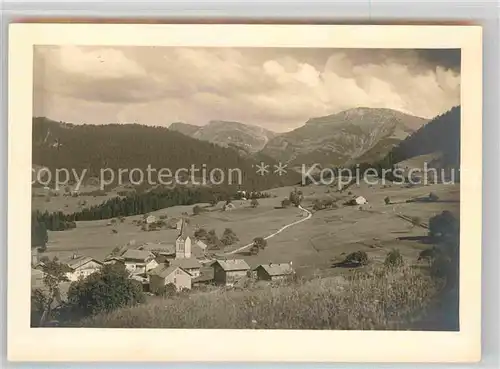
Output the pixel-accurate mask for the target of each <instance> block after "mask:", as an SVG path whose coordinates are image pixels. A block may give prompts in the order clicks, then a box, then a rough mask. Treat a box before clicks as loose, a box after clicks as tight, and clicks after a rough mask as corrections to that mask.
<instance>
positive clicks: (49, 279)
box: [32, 260, 69, 327]
mask: <svg viewBox="0 0 500 369" xmlns="http://www.w3.org/2000/svg"><path fill="white" fill-rule="evenodd" d="M42 271H43V272H44V276H43V284H44V286H45V289H44V290H45V291H42V290H41V289H36V290H35V291H33V294H32V303H33V304H34V306H35V308H37V309H39V310H38V311H40V312H41V317H40V321H39V326H40V327H43V326H44V325H45V322H46V321H47V320H48V319H49V318H50V317H51V315H52V307H53V304H54V302H55V301H56V300H58V299H60V289H59V287H60V284H61V283H62V282H67V281H68V277H67V276H66V273H67V272H68V271H69V268H68V266H67V265H64V264H61V263H59V262H58V261H57V260H52V261H48V262H45V263H44V264H43V265H42Z"/></svg>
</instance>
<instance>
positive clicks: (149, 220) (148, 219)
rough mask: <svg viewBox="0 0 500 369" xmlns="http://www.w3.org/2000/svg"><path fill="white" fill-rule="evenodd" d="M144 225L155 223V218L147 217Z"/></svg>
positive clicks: (152, 216)
mask: <svg viewBox="0 0 500 369" xmlns="http://www.w3.org/2000/svg"><path fill="white" fill-rule="evenodd" d="M145 221H146V224H153V223H156V217H155V216H154V215H148V216H147V217H146V219H145Z"/></svg>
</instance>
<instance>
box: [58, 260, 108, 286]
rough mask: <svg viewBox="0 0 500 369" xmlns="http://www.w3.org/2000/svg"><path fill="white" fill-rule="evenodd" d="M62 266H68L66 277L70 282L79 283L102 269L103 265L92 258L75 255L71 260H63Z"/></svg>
mask: <svg viewBox="0 0 500 369" xmlns="http://www.w3.org/2000/svg"><path fill="white" fill-rule="evenodd" d="M61 264H64V265H66V266H68V268H69V269H68V272H67V273H66V277H68V279H69V280H70V281H77V280H78V279H80V278H86V277H88V276H89V275H91V274H92V273H95V272H97V271H99V270H100V269H101V268H102V263H101V262H100V261H98V260H96V259H94V258H91V257H90V256H83V255H77V254H73V255H72V256H71V257H70V258H68V259H65V260H62V261H61Z"/></svg>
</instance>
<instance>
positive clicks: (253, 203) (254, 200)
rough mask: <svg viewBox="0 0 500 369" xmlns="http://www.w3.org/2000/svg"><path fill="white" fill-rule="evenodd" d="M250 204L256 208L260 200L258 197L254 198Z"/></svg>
mask: <svg viewBox="0 0 500 369" xmlns="http://www.w3.org/2000/svg"><path fill="white" fill-rule="evenodd" d="M250 206H251V207H252V208H256V207H257V206H259V201H258V200H257V199H252V201H250Z"/></svg>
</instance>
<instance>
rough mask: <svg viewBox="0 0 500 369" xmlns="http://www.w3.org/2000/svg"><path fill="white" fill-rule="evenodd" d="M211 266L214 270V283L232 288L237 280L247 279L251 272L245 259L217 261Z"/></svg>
mask: <svg viewBox="0 0 500 369" xmlns="http://www.w3.org/2000/svg"><path fill="white" fill-rule="evenodd" d="M211 266H212V268H213V270H214V282H215V283H217V284H224V285H226V286H231V285H233V284H234V283H235V282H236V281H237V280H239V279H241V278H244V277H246V275H247V272H248V271H249V270H250V267H249V266H248V264H247V263H246V261H245V260H243V259H232V260H216V261H214V262H213V263H212V265H211Z"/></svg>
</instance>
